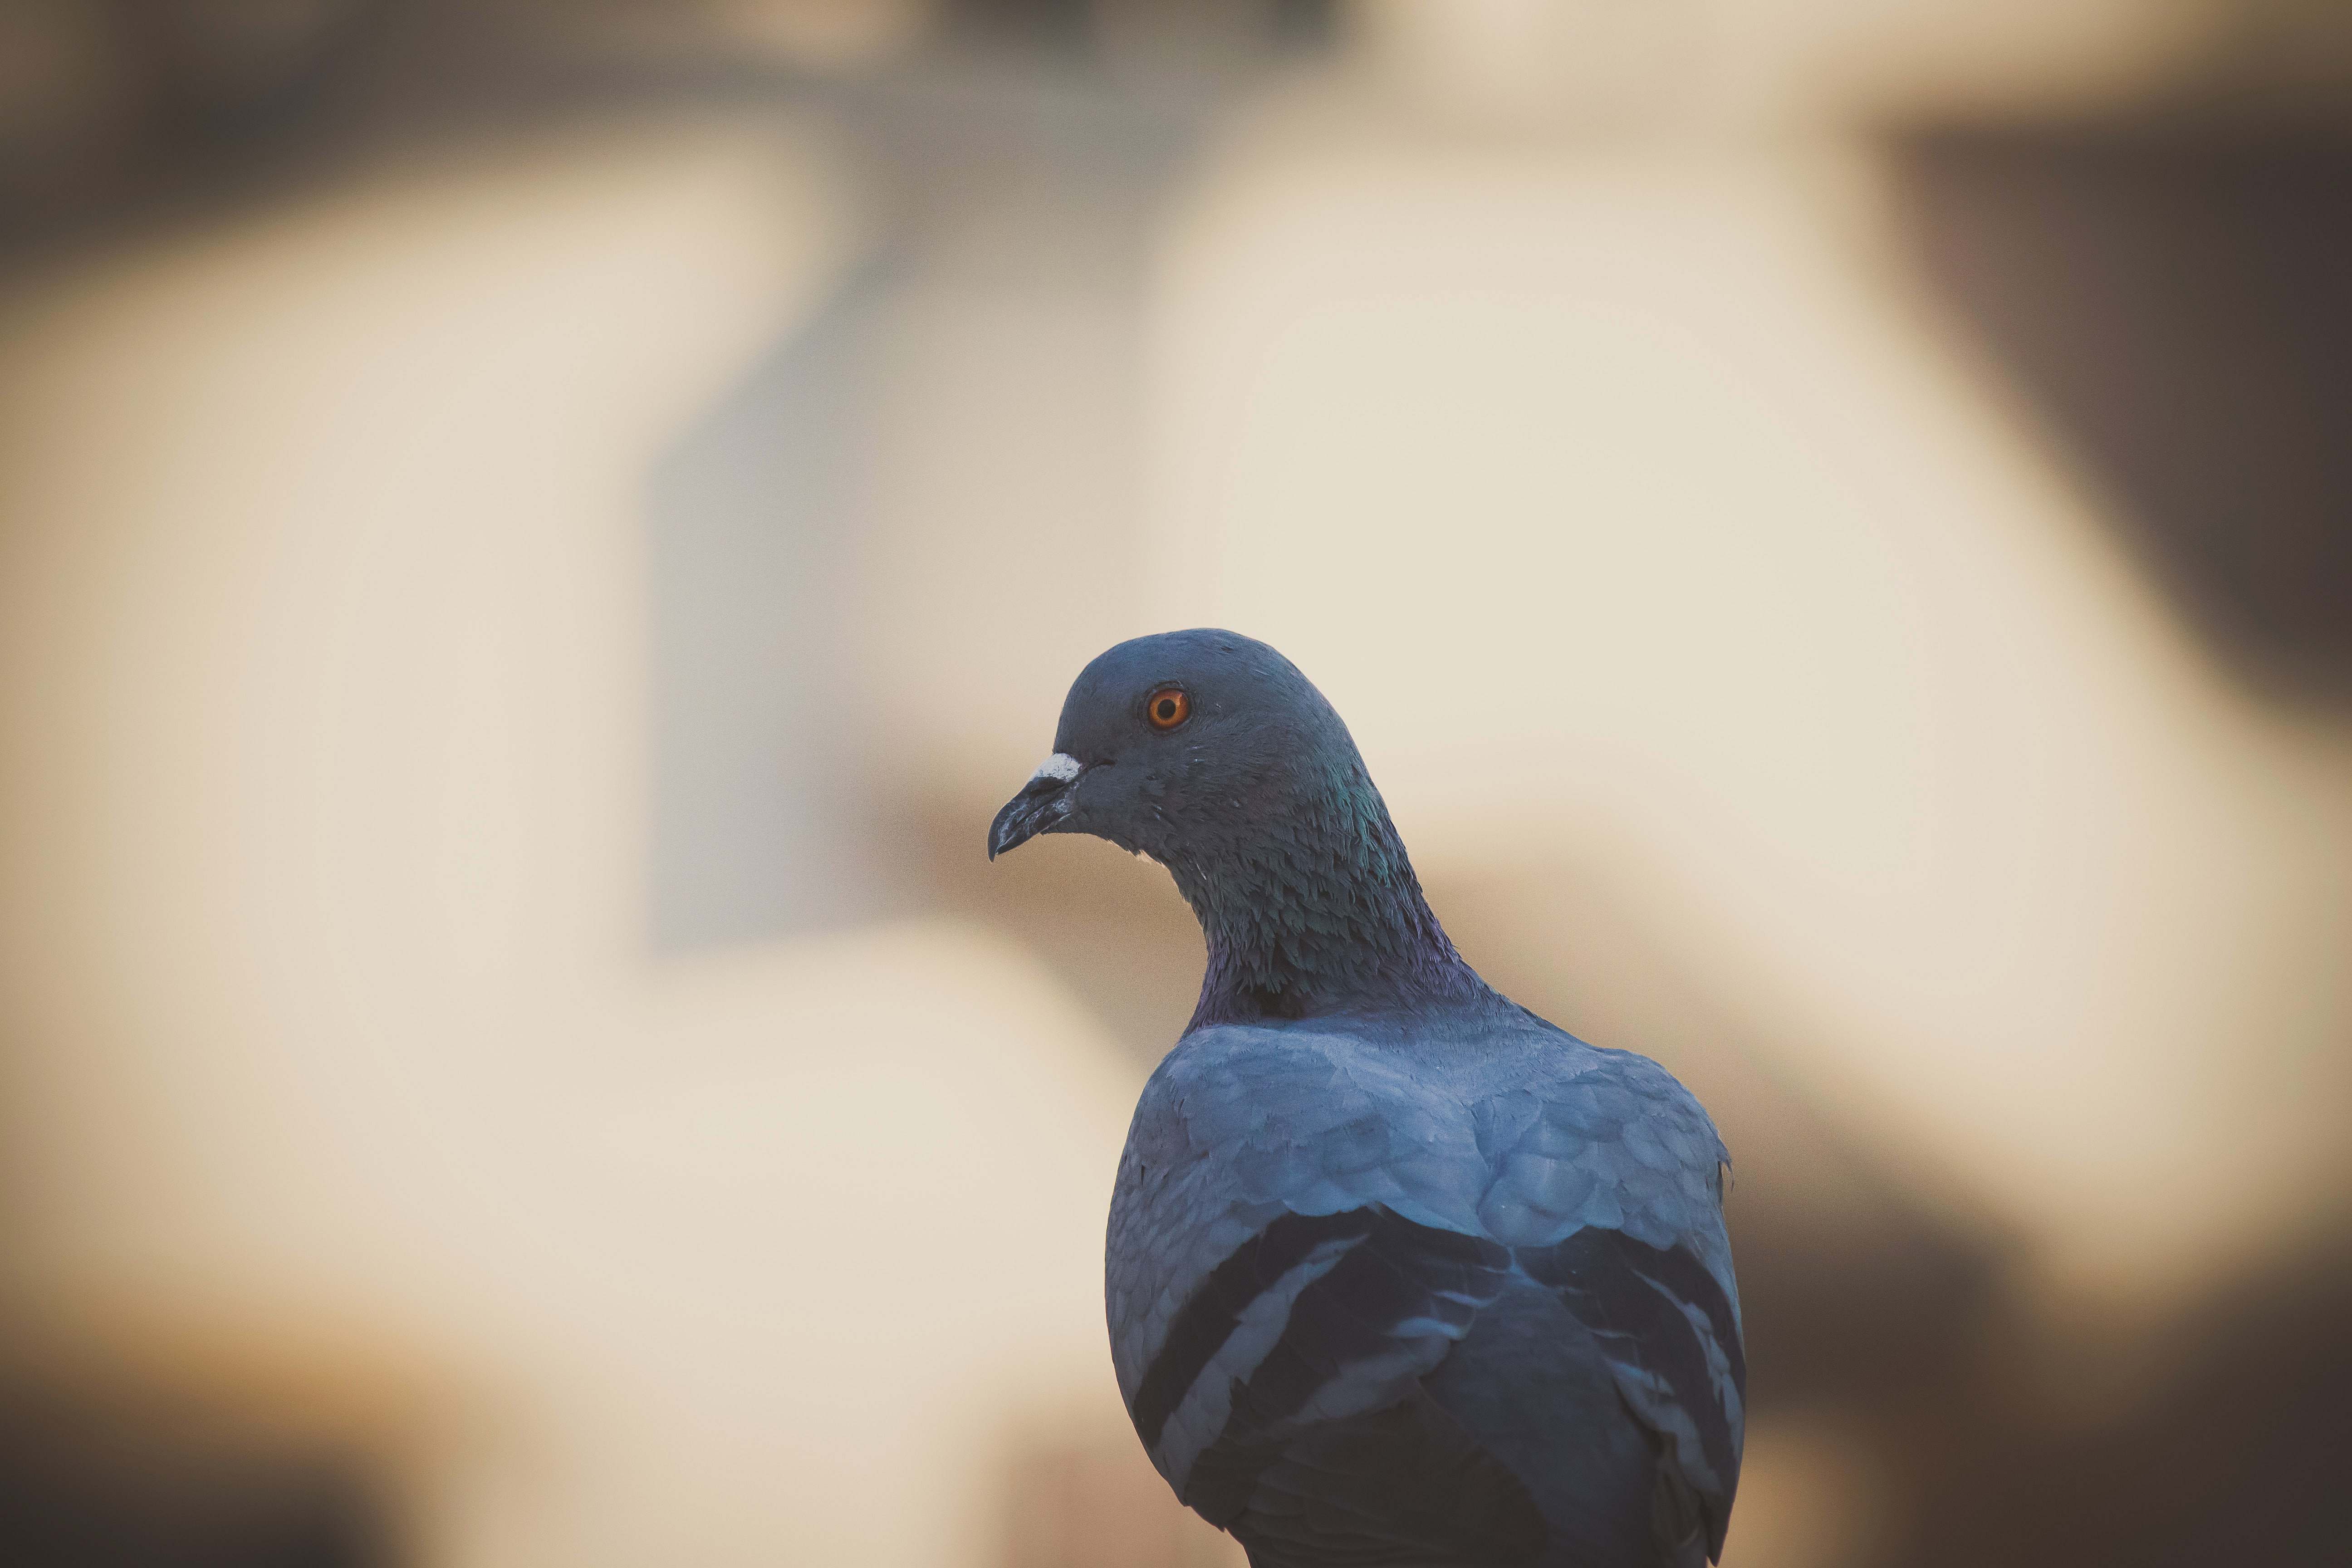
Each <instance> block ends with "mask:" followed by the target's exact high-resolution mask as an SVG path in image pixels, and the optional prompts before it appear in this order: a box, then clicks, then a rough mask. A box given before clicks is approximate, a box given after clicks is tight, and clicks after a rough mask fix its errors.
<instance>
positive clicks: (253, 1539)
mask: <svg viewBox="0 0 2352 1568" xmlns="http://www.w3.org/2000/svg"><path fill="white" fill-rule="evenodd" d="M395 1560H396V1556H395V1553H394V1551H393V1549H392V1545H391V1537H390V1531H388V1530H387V1528H386V1525H385V1521H384V1520H383V1518H382V1516H381V1514H380V1512H379V1510H377V1509H376V1507H375V1506H374V1504H373V1502H372V1500H370V1499H369V1498H368V1496H367V1494H366V1493H365V1491H364V1490H363V1489H362V1487H361V1486H360V1485H359V1484H358V1482H357V1481H356V1480H355V1479H354V1476H353V1473H352V1470H351V1469H350V1468H347V1467H346V1466H345V1465H344V1464H343V1463H342V1462H341V1460H340V1459H338V1458H334V1457H332V1456H325V1455H320V1454H319V1453H315V1452H310V1451H305V1450H304V1449H302V1448H300V1447H289V1446H288V1445H283V1444H275V1443H271V1442H268V1441H267V1440H264V1439H262V1438H259V1437H257V1436H254V1435H253V1434H250V1433H247V1432H243V1431H240V1430H237V1429H236V1428H234V1427H231V1426H225V1425H224V1424H223V1423H222V1422H220V1421H218V1420H215V1419H210V1418H208V1416H207V1414H206V1413H205V1412H202V1411H192V1410H188V1409H184V1408H179V1407H176V1406H174V1407H171V1408H164V1407H162V1406H160V1405H158V1406H155V1407H149V1406H148V1405H144V1404H137V1405H122V1404H117V1403H116V1402H113V1401H104V1402H99V1401H93V1400H91V1399H89V1398H87V1397H79V1396H68V1395H67V1394H61V1393H59V1392H58V1391H57V1390H54V1389H50V1388H45V1387H39V1386H34V1385H29V1384H19V1383H13V1382H12V1383H10V1384H7V1385H5V1387H0V1562H5V1563H10V1564H15V1565H20V1568H385V1565H388V1564H390V1563H393V1562H394V1561H395Z"/></svg>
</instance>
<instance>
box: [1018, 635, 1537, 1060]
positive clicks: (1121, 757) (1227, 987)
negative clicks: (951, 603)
mask: <svg viewBox="0 0 2352 1568" xmlns="http://www.w3.org/2000/svg"><path fill="white" fill-rule="evenodd" d="M1040 833H1087V834H1092V835H1094V836H1095V837H1097V838H1107V839H1108V840H1109V841H1110V842H1112V843H1113V844H1116V845H1118V847H1120V848H1122V849H1127V850H1130V851H1132V852H1134V853H1136V854H1139V855H1147V856H1150V858H1152V859H1154V860H1157V861H1159V862H1160V864H1161V865H1163V866H1165V867H1167V868H1168V870H1169V872H1170V873H1171V875H1172V876H1173V877H1174V879H1175V881H1176V886H1177V888H1178V889H1179V890H1180V891H1181V892H1182V893H1183V895H1184V897H1185V899H1186V900H1187V901H1188V902H1190V903H1191V904H1192V910H1193V912H1194V913H1195V914H1196V915H1198V916H1199V917H1200V921H1201V928H1202V934H1203V935H1204V936H1205V938H1206V939H1207V942H1208V949H1209V963H1208V970H1207V973H1206V974H1205V975H1204V976H1203V978H1202V990H1201V1005H1200V1008H1199V1009H1198V1010H1197V1011H1196V1012H1195V1013H1194V1015H1193V1019H1192V1026H1193V1027H1199V1026H1202V1025H1204V1024H1212V1023H1225V1022H1236V1021H1245V1020H1251V1019H1263V1018H1302V1017H1311V1016H1318V1015H1320V1014H1325V1013H1335V1012H1359V1011H1379V1010H1381V1009H1384V1008H1391V1007H1410V1006H1414V1005H1421V1004H1423V1003H1426V1002H1429V1001H1433V1000H1439V999H1444V998H1447V997H1461V998H1470V997H1474V996H1486V995H1491V993H1488V992H1486V988H1485V986H1484V985H1483V984H1481V983H1480V982H1479V981H1478V978H1477V976H1476V975H1475V973H1472V972H1471V970H1470V968H1469V966H1468V965H1467V964H1465V963H1463V961H1462V959H1461V956H1460V955H1459V954H1458V953H1456V952H1454V944H1453V943H1452V942H1449V941H1448V940H1447V939H1446V936H1445V933H1444V930H1443V929H1442V928H1441V927H1440V926H1439V925H1438V923H1437V919H1436V917H1435V916H1434V915H1433V914H1432V913H1431V912H1430V910H1429V905H1428V903H1427V902H1426V900H1423V897H1422V892H1421V886H1420V883H1419V882H1418V880H1417V879H1415V878H1414V876H1413V871H1412V861H1411V860H1410V859H1409V858H1407V857H1406V855H1405V850H1404V844H1403V842H1402V840H1401V839H1400V838H1399V837H1397V832H1396V828H1395V826H1393V825H1392V824H1391V821H1390V820H1389V813H1388V807H1387V805H1385V804H1384V803H1383V802H1382V801H1381V795H1380V791H1379V790H1378V789H1376V788H1374V787H1373V785H1372V781H1371V777H1370V774H1369V773H1366V772H1365V769H1364V763H1363V758H1362V757H1361V756H1360V754H1359V753H1358V752H1357V751H1356V742H1355V741H1354V739H1353V738H1352V737H1351V736H1350V735H1349V733H1348V727H1347V725H1346V724H1345V723H1343V722H1341V721H1340V719H1339V714H1338V713H1337V712H1336V711H1334V710H1333V709H1332V707H1331V705H1330V703H1328V702H1327V701H1325V700H1324V698H1323V694H1322V693H1321V692H1319V691H1318V690H1316V689H1315V687H1314V685H1313V683H1312V682H1310V681H1308V680H1307V678H1306V677H1305V676H1304V675H1302V674H1300V673H1299V671H1298V668H1297V666H1295V665H1293V664H1292V663H1291V662H1290V661H1289V660H1288V659H1286V658H1283V657H1282V655H1280V654H1278V653H1276V651H1275V650H1274V649H1273V648H1271V647H1267V646H1266V645H1265V644H1264V643H1262V642H1256V641H1254V640H1253V639H1251V638H1249V637H1240V636H1237V635H1236V634H1234V633H1232V632H1223V631H1213V630H1195V631H1181V632H1167V633H1163V634H1161V635H1160V636H1157V637H1138V638H1136V639H1135V640H1134V641H1132V642H1124V643H1120V644H1119V645H1118V647H1114V648H1111V649H1110V650H1109V651H1108V652H1107V653H1104V654H1103V655H1101V656H1100V657H1099V658H1096V659H1095V661H1094V662H1093V663H1092V664H1089V665H1087V668H1085V669H1084V670H1083V671H1081V672H1080V674H1079V676H1078V679H1077V681H1076V684H1075V685H1073V686H1072V687H1071V688H1070V694H1069V697H1068V698H1067V700H1065V701H1064V702H1063V704H1062V720H1061V725H1060V728H1059V729H1058V730H1057V731H1055V737H1054V753H1053V755H1051V756H1049V757H1047V758H1046V759H1045V763H1043V765H1041V766H1040V767H1039V768H1038V769H1037V771H1036V773H1034V774H1033V775H1031V777H1030V780H1029V782H1028V784H1026V785H1024V787H1023V789H1022V790H1021V792H1020V794H1018V795H1014V796H1013V799H1012V800H1011V801H1009V802H1007V803H1006V805H1005V806H1004V809H1003V810H1002V811H1000V812H998V813H997V815H996V820H995V821H994V822H993V823H992V824H991V825H990V826H989V832H988V852H989V858H991V859H993V858H996V857H997V856H999V855H1002V854H1003V853H1005V852H1006V851H1007V850H1010V849H1012V848H1013V847H1016V846H1018V845H1021V844H1024V843H1025V842H1027V841H1028V840H1029V839H1030V838H1032V837H1035V836H1036V835H1038V834H1040Z"/></svg>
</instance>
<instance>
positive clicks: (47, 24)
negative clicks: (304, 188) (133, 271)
mask: <svg viewBox="0 0 2352 1568" xmlns="http://www.w3.org/2000/svg"><path fill="white" fill-rule="evenodd" d="M392 9H393V0H16V3H14V4H11V5H5V6H0V237H14V238H17V239H23V238H25V237H31V236H37V235H38V234H39V233H40V232H41V231H42V230H44V229H45V228H47V227H49V226H55V225H57V224H58V223H61V222H70V221H73V220H76V219H79V218H85V217H88V216H92V215H96V214H102V213H104V212H105V211H107V210H108V209H110V207H112V206H114V205H118V204H120V203H121V202H123V201H125V200H129V199H132V198H135V197H139V196H142V195H165V196H169V195H172V194H173V189H174V187H175V186H177V185H180V184H184V183H186V182H188V181H191V180H194V179H197V178H199V177H200V176H202V175H203V174H207V173H210V172H211V171H212V170H214V169H215V167H216V166H217V165H218V164H219V163H220V162H221V161H222V160H223V159H225V158H226V159H234V158H236V157H239V156H242V155H247V154H250V153H255V152H257V151H262V150H264V149H265V148H266V147H268V145H269V144H270V143H272V142H276V141H278V140H279V139H282V138H283V137H284V136H285V135H287V134H288V133H289V132H293V131H294V130H295V129H297V128H298V127H299V125H300V124H302V122H303V121H305V120H306V119H307V118H308V117H309V116H310V115H311V113H312V112H313V111H315V110H318V109H319V108H320V106H321V105H322V104H324V103H326V102H327V101H328V100H330V99H331V96H332V95H333V93H334V92H335V90H336V89H337V88H338V87H340V86H341V85H343V84H344V82H345V81H346V80H347V79H348V77H349V74H350V72H351V69H352V67H353V66H354V65H356V64H357V63H358V62H359V61H360V60H362V58H366V56H367V55H368V53H369V52H370V46H371V44H372V43H373V41H374V40H375V38H376V37H377V35H378V31H379V26H380V24H382V23H383V21H384V20H385V19H386V18H387V17H388V16H390V15H391V12H392Z"/></svg>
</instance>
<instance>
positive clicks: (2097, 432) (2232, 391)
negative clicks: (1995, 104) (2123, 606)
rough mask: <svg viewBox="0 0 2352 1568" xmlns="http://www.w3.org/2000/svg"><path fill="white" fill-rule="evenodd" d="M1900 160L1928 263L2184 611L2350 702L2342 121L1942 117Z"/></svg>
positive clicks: (2346, 158) (2351, 271)
mask: <svg viewBox="0 0 2352 1568" xmlns="http://www.w3.org/2000/svg"><path fill="white" fill-rule="evenodd" d="M1902 166H1903V168H1904V169H1905V171H1906V177H1907V185H1908V192H1909V199H1910V203H1911V205H1912V208H1913V211H1914V214H1915V216H1916V224H1917V238H1918V244H1919V247H1920V252H1921V255H1922V257H1923V258H1924V261H1925V264H1926V267H1927V273H1928V275H1929V277H1930V278H1931V279H1933V280H1934V282H1935V283H1936V284H1937V286H1938V287H1939V288H1940V289H1942V290H1943V291H1944V292H1945V293H1946V294H1947V296H1948V298H1949V299H1950V300H1951V301H1952V302H1953V304H1954V305H1955V306H1957V308H1958V310H1959V312H1960V313H1961V314H1962V315H1963V316H1964V317H1965V318H1966V320H1967V321H1968V322H1969V324H1970V325H1971V326H1972V327H1973V328H1974V329H1975V330H1976V331H1978V332H1979V333H1980V334H1981V335H1982V338H1983V341H1984V342H1985V344H1986V345H1987V347H1989V348H1990V351H1991V353H1993V355H1994V356H1995V357H1996V358H1997V359H1998V360H1999V361H2000V363H2001V364H2002V365H2003V366H2004V367H2005V368H2006V369H2007V370H2008V372H2009V373H2010V374H2011V375H2012V376H2013V377H2014V378H2015V380H2016V382H2017V383H2018V384H2019V385H2020V387H2021V389H2022V390H2023V391H2024V392H2025V394H2026V395H2028V397H2029V398H2030V400H2031V401H2032V404H2033V405H2035V407H2036V408H2037V409H2038V411H2039V412H2040V413H2042V416H2044V417H2046V418H2047V419H2048V420H2049V421H2050V422H2051V424H2052V425H2053V426H2055V428H2056V429H2057V431H2058V432H2059V434H2060V436H2061V437H2062V438H2063V440H2064V441H2065V442H2066V443H2067V444H2069V445H2070V446H2072V447H2074V448H2075V449H2076V451H2077V452H2078V453H2079V455H2080V456H2081V457H2082V458H2084V459H2085V460H2086V461H2087V462H2088V463H2089V465H2090V466H2091V468H2093V469H2094V470H2095V473H2096V475H2097V477H2098V478H2099V479H2100V480H2102V481H2103V482H2104V483H2105V485H2107V486H2108V487H2111V488H2112V490H2113V492H2114V494H2115V495H2116V499H2117V500H2118V501H2119V502H2120V504H2119V505H2118V506H2116V508H2114V509H2112V510H2113V513H2114V515H2116V517H2117V518H2118V520H2119V523H2120V526H2121V527H2122V528H2123V530H2124V531H2125V533H2126V539H2127V540H2128V542H2129V543H2130V544H2131V546H2132V547H2133V548H2134V549H2135V551H2136V552H2137V554H2138V556H2139V557H2140V559H2141V560H2142V561H2143V562H2144V563H2146V564H2147V567H2148V568H2149V570H2150V571H2151V572H2152V573H2153V574H2154V575H2155V576H2156V578H2157V579H2158V581H2159V582H2160V583H2161V584H2163V585H2164V587H2165V588H2166V589H2167V590H2168V592H2169V593H2170V595H2172V597H2173V598H2174V600H2175V601H2176V603H2177V604H2178V605H2179V607H2180V610H2181V611H2182V613H2183V615H2184V616H2185V617H2186V618H2187V619H2188V620H2189V622H2190V623H2191V624H2192V625H2194V626H2197V627H2199V628H2200V630H2201V631H2202V632H2203V634H2204V635H2205V636H2206V637H2207V638H2209V639H2210V642H2211V643H2212V644H2213V646H2214V647H2215V648H2216V649H2217V650H2218V651H2219V652H2220V653H2221V656H2222V658H2223V660H2224V662H2225V663H2227V664H2228V665H2229V666H2231V668H2234V669H2235V670H2236V671H2237V672H2238V673H2239V674H2240V675H2241V676H2242V678H2244V679H2248V680H2250V681H2251V682H2252V684H2254V685H2255V686H2257V687H2258V688H2260V689H2264V690H2265V691H2267V692H2269V693H2271V694H2273V695H2277V696H2292V697H2296V698H2300V699H2304V700H2321V701H2327V702H2333V703H2337V704H2341V703H2344V702H2346V701H2347V700H2352V266H2347V264H2346V259H2345V258H2346V257H2347V255H2352V135H2348V134H2345V133H2343V132H2337V131H2334V130H2331V129H2328V128H2326V126H2324V125H2310V124H2302V125H2289V126H2284V127H2278V126H2273V127H2269V128H2262V127H2253V126H2247V125H2244V124H2242V123H2241V124H2237V125H2234V126H2231V125H2222V124H2215V123H2210V122H2209V123H2206V124H2203V125H2201V126H2200V125H2197V124H2189V123H2170V124H2162V125H2156V126H2151V127H2147V128H2123V129H2096V128H2093V129H2083V128H2074V127H2062V128H2045V129H1990V130H1947V131H1938V132H1932V133H1929V134H1925V135H1922V136H1919V137H1916V138H1915V139H1914V140H1912V141H1911V142H1910V143H1909V144H1908V146H1907V148H1906V151H1905V153H1904V155H1903V158H1902Z"/></svg>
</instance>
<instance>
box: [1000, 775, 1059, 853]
mask: <svg viewBox="0 0 2352 1568" xmlns="http://www.w3.org/2000/svg"><path fill="white" fill-rule="evenodd" d="M1069 815H1070V802H1069V786H1068V785H1067V784H1062V783H1060V782H1058V781H1053V780H1042V781H1033V782H1032V783H1031V784H1030V785H1029V787H1027V788H1026V789H1024V790H1023V791H1022V792H1021V793H1020V794H1019V795H1014V796H1013V798H1012V799H1011V800H1008V801H1006V802H1005V803H1004V809H1003V810H1002V811H1000V812H998V813H997V814H996V820H995V821H993V822H992V823H990V824H989V825H988V858H989V859H990V860H992V861H993V860H994V859H995V858H997V857H998V856H999V855H1004V854H1009V853H1011V852H1012V851H1013V850H1015V849H1018V848H1020V847H1021V846H1023V845H1024V844H1026V843H1028V842H1029V840H1031V839H1032V838H1034V837H1037V835H1039V834H1040V833H1045V832H1049V831H1051V830H1052V828H1053V827H1054V825H1055V824H1056V823H1058V822H1060V821H1061V820H1062V819H1063V818H1064V817H1066V816H1069Z"/></svg>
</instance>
